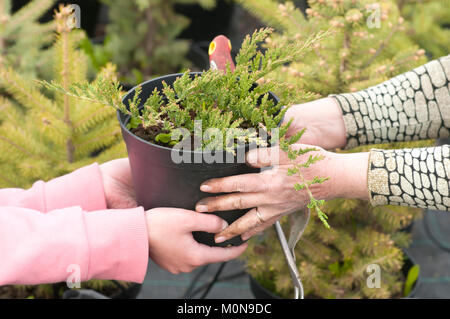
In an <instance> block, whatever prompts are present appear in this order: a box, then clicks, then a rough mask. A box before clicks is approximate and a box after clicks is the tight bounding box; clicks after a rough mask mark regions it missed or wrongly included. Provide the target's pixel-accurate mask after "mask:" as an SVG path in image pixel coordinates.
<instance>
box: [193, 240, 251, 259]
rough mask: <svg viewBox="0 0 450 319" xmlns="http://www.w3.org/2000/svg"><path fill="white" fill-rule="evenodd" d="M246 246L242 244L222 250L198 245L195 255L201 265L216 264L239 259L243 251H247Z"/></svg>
mask: <svg viewBox="0 0 450 319" xmlns="http://www.w3.org/2000/svg"><path fill="white" fill-rule="evenodd" d="M247 246H248V245H247V244H242V245H240V246H232V247H224V248H222V247H209V246H206V245H202V244H199V246H198V249H196V253H195V254H196V255H197V256H198V259H199V260H201V261H202V263H201V264H211V263H218V262H224V261H229V260H232V259H235V258H237V257H239V256H240V255H241V254H242V253H243V252H244V251H245V249H247Z"/></svg>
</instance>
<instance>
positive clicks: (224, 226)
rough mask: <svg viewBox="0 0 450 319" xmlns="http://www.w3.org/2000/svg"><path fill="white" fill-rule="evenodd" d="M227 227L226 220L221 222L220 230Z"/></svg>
mask: <svg viewBox="0 0 450 319" xmlns="http://www.w3.org/2000/svg"><path fill="white" fill-rule="evenodd" d="M227 227H228V223H227V222H226V221H223V222H222V230H224V229H225V228H227Z"/></svg>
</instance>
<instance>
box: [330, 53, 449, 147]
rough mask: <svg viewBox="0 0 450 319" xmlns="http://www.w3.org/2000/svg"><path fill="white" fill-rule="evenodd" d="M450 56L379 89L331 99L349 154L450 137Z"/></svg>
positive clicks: (395, 79)
mask: <svg viewBox="0 0 450 319" xmlns="http://www.w3.org/2000/svg"><path fill="white" fill-rule="evenodd" d="M449 81H450V55H448V56H445V57H442V58H440V59H438V60H434V61H431V62H429V63H427V64H425V65H423V66H420V67H418V68H416V69H414V70H412V71H409V72H406V73H404V74H401V75H398V76H396V77H394V78H392V79H390V80H388V81H386V82H383V83H381V84H379V85H376V86H373V87H370V88H368V89H366V90H362V91H359V92H355V93H345V94H338V95H332V97H334V98H335V99H336V100H337V101H338V102H339V105H340V107H341V109H342V113H343V116H344V123H345V128H346V132H347V145H346V148H352V147H355V146H358V145H364V144H379V143H387V142H402V141H411V140H423V139H432V138H444V137H448V136H449V135H450V131H449V129H450V93H449V92H450V82H449Z"/></svg>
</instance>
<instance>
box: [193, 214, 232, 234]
mask: <svg viewBox="0 0 450 319" xmlns="http://www.w3.org/2000/svg"><path fill="white" fill-rule="evenodd" d="M187 212H189V215H190V216H189V217H188V219H187V220H185V225H186V230H187V231H190V232H191V231H204V232H207V233H214V234H216V233H219V232H221V231H222V230H224V229H225V228H227V227H228V223H227V222H226V221H225V220H223V219H222V218H220V217H218V216H216V215H212V214H202V213H196V212H192V211H187Z"/></svg>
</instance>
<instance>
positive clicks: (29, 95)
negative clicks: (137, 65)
mask: <svg viewBox="0 0 450 319" xmlns="http://www.w3.org/2000/svg"><path fill="white" fill-rule="evenodd" d="M61 10H65V9H61ZM65 18H67V17H66V13H65V11H60V12H57V13H56V21H57V23H58V25H57V35H56V41H55V43H54V45H53V47H52V48H51V50H52V53H53V66H54V73H53V74H54V79H55V80H57V81H59V82H60V83H62V85H63V86H64V87H67V88H68V87H69V86H70V85H72V84H73V83H76V82H80V81H84V80H87V78H86V71H87V58H86V56H85V54H84V53H83V52H82V51H80V50H79V49H77V43H78V42H79V41H80V39H82V38H83V37H84V33H83V32H82V31H81V30H70V28H69V27H68V26H67V25H66V24H65ZM0 74H1V76H0V77H1V79H0V86H1V87H2V88H3V89H4V90H5V91H6V92H7V93H8V94H9V95H10V98H2V101H1V104H0V105H1V109H0V113H1V121H2V122H1V126H0V154H1V155H0V159H1V160H0V167H1V174H0V176H1V178H0V186H1V187H29V186H30V185H31V184H32V183H33V182H34V181H35V180H38V179H41V180H48V179H51V178H53V177H56V176H60V175H63V174H66V173H69V172H71V171H73V170H74V169H76V168H79V167H82V166H84V165H86V164H88V163H92V162H95V161H99V162H103V161H105V160H107V159H112V158H116V157H118V156H120V155H123V152H122V150H123V145H121V143H120V129H119V127H118V125H117V123H116V119H115V113H114V111H113V110H111V109H110V108H106V107H104V106H103V105H101V104H95V103H92V102H90V101H82V100H77V99H74V98H72V97H70V96H67V95H64V94H61V93H58V92H48V91H47V92H45V91H43V90H42V89H41V86H40V85H39V84H38V83H37V82H35V81H33V80H29V79H27V78H26V77H24V76H22V75H20V74H18V73H17V72H16V71H15V70H14V69H13V68H12V67H4V68H1V69H0ZM115 77H116V75H115V68H114V67H113V66H112V65H109V66H108V67H106V68H105V69H104V70H103V71H102V72H101V73H100V74H99V75H98V77H97V79H95V80H94V83H95V82H96V81H100V79H105V78H115ZM49 94H51V95H49ZM94 154H95V156H93V155H94Z"/></svg>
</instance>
